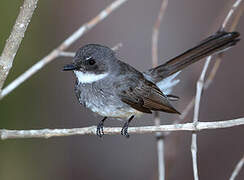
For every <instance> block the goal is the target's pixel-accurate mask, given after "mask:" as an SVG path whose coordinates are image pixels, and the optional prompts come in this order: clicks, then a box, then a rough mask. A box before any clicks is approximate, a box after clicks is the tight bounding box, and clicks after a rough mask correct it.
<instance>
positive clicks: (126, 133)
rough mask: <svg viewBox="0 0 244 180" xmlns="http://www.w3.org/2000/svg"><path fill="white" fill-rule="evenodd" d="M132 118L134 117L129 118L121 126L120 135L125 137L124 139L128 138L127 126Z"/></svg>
mask: <svg viewBox="0 0 244 180" xmlns="http://www.w3.org/2000/svg"><path fill="white" fill-rule="evenodd" d="M133 118H134V116H131V117H130V118H129V120H128V121H126V122H125V124H124V126H123V127H122V129H121V135H122V136H125V137H127V138H129V137H130V135H129V133H128V127H129V124H130V122H131V120H132V119H133Z"/></svg>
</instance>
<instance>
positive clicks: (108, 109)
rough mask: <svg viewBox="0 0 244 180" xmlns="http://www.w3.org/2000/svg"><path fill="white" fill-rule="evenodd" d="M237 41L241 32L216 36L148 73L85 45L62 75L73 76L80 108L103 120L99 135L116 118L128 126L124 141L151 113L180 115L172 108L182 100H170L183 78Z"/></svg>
mask: <svg viewBox="0 0 244 180" xmlns="http://www.w3.org/2000/svg"><path fill="white" fill-rule="evenodd" d="M239 36H240V34H239V33H238V32H226V31H217V32H216V33H215V34H213V35H211V36H209V37H207V38H206V39H204V40H203V41H201V42H200V43H198V44H197V45H196V46H194V47H193V48H190V49H189V50H187V51H185V52H183V53H182V54H180V55H178V56H176V57H174V58H172V59H170V60H169V61H167V62H166V63H164V64H161V65H159V66H157V67H155V68H151V69H148V70H146V71H144V72H140V71H139V70H137V69H135V68H134V67H132V66H131V65H129V64H127V63H125V62H123V61H121V60H120V59H119V58H118V57H117V54H116V53H115V51H113V50H112V49H110V48H109V47H107V46H104V45H99V44H87V45H84V46H83V47H81V48H80V49H78V51H77V52H76V54H75V56H74V58H73V62H72V63H70V64H68V65H65V66H64V67H63V71H73V72H74V75H75V77H76V78H75V79H76V82H75V95H76V97H77V99H78V101H79V103H80V104H81V105H83V106H84V107H86V108H89V109H90V110H91V111H93V112H95V113H97V114H99V115H100V116H102V117H103V119H102V120H101V121H100V122H99V124H98V125H97V131H96V134H97V135H98V136H99V137H102V136H103V135H104V132H103V127H104V122H105V120H106V119H107V118H115V119H122V120H125V122H124V125H123V127H122V129H121V135H123V136H125V137H129V133H128V127H129V124H130V122H131V121H132V119H133V118H134V117H140V116H141V115H142V114H143V113H152V112H153V111H162V112H166V113H174V114H180V112H179V111H178V110H176V108H174V106H173V105H172V101H175V100H178V99H179V97H178V96H175V95H171V94H170V92H171V90H172V87H173V86H175V85H176V84H178V83H179V79H176V77H177V76H178V74H179V72H180V71H181V70H182V69H183V68H185V67H187V66H189V65H190V64H192V63H195V62H197V61H198V60H200V59H203V58H204V57H207V56H210V55H213V54H216V53H220V52H223V51H225V50H227V49H229V48H230V47H232V46H234V45H235V44H236V43H237V42H238V41H239V40H240V39H239V38H238V37H239Z"/></svg>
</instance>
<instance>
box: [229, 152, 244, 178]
mask: <svg viewBox="0 0 244 180" xmlns="http://www.w3.org/2000/svg"><path fill="white" fill-rule="evenodd" d="M243 165H244V155H243V156H242V158H241V160H240V161H239V162H238V163H237V165H236V167H235V169H234V170H233V172H232V174H231V177H230V180H235V178H236V177H237V176H238V174H239V173H240V171H241V169H242V167H243Z"/></svg>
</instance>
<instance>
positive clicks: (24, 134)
mask: <svg viewBox="0 0 244 180" xmlns="http://www.w3.org/2000/svg"><path fill="white" fill-rule="evenodd" d="M243 125H244V118H238V119H233V120H226V121H215V122H213V121H211V122H198V123H197V124H194V123H184V124H172V125H160V126H144V127H129V129H128V132H129V133H130V134H149V133H156V132H165V131H201V130H210V129H222V128H230V127H236V126H243ZM96 130H97V127H96V126H91V127H84V128H73V129H39V130H7V129H1V130H0V138H1V139H2V140H4V139H20V138H50V137H56V136H72V135H96ZM120 132H121V128H119V127H106V128H104V133H105V134H109V135H112V134H120Z"/></svg>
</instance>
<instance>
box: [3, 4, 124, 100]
mask: <svg viewBox="0 0 244 180" xmlns="http://www.w3.org/2000/svg"><path fill="white" fill-rule="evenodd" d="M126 1H127V0H116V1H114V2H113V3H112V4H110V5H109V6H108V7H106V8H105V9H104V10H102V11H101V12H100V13H99V14H98V15H97V16H96V17H94V18H93V19H91V20H90V21H89V22H87V23H85V24H83V25H82V26H81V27H80V28H79V29H78V30H76V31H75V32H74V33H73V34H71V35H70V36H69V37H68V38H67V39H66V40H64V41H63V42H62V43H61V44H60V45H59V46H58V47H57V48H55V49H53V50H52V51H51V52H50V53H49V54H48V55H47V56H45V57H44V58H42V59H41V60H40V61H39V62H37V63H36V64H34V65H33V66H32V67H31V68H29V69H28V70H27V71H26V72H24V73H23V74H22V75H20V76H19V77H18V78H17V79H15V80H14V81H13V82H11V83H10V84H9V85H8V86H7V87H6V88H4V89H3V91H2V92H1V94H0V99H1V98H3V97H5V96H6V95H7V94H9V93H10V92H11V91H13V90H14V89H15V88H16V87H18V86H19V85H20V84H21V83H23V82H24V81H25V80H27V79H28V78H30V77H31V76H32V75H33V74H35V73H36V72H37V71H39V70H40V69H42V68H43V67H44V66H45V65H46V64H48V63H49V62H51V61H52V60H54V59H55V58H57V57H59V56H60V52H63V51H64V50H65V49H67V48H68V47H69V46H70V45H72V44H73V43H74V42H75V41H76V40H78V39H79V38H80V37H81V36H83V35H84V34H85V33H86V32H88V31H89V30H90V29H92V28H93V27H94V26H95V25H96V24H98V23H99V22H101V21H102V20H104V19H105V18H106V17H107V16H108V15H110V14H111V13H112V12H113V11H114V10H116V9H117V8H118V7H120V6H121V5H122V4H123V3H125V2H126Z"/></svg>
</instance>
